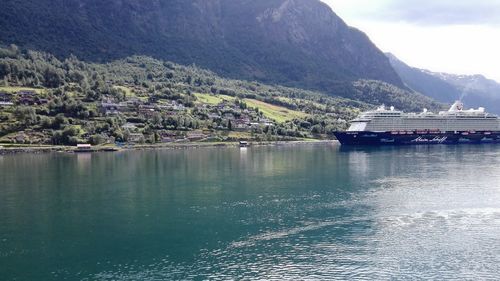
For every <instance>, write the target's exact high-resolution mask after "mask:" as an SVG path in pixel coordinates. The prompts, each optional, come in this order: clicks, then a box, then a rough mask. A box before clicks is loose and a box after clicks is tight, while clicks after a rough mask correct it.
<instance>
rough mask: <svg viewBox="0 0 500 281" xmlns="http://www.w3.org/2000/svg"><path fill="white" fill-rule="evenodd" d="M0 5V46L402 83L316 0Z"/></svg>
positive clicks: (65, 0) (268, 75)
mask: <svg viewBox="0 0 500 281" xmlns="http://www.w3.org/2000/svg"><path fill="white" fill-rule="evenodd" d="M1 2H2V9H0V26H1V27H2V28H1V29H0V43H3V44H11V43H15V44H17V45H19V46H21V47H23V48H29V49H34V50H41V51H47V52H50V53H53V54H55V55H56V56H57V57H59V58H66V57H68V56H69V55H70V54H74V55H76V56H77V57H79V58H81V59H84V60H87V61H95V62H108V61H112V60H115V59H120V58H124V57H127V56H130V55H147V56H152V57H155V58H158V59H163V60H169V61H173V62H176V63H179V64H183V65H191V64H196V65H197V66H200V67H202V68H206V69H210V70H212V71H214V72H216V73H217V74H219V75H222V76H224V77H229V78H237V79H244V80H257V81H261V82H265V83H271V84H281V85H287V86H293V87H300V88H308V89H315V90H321V91H323V92H327V93H330V94H336V95H337V91H338V90H339V89H342V88H343V87H344V85H345V82H346V81H347V82H351V83H352V82H354V81H357V80H360V79H366V80H378V81H383V82H385V83H390V84H393V85H395V86H398V87H400V88H404V87H405V86H404V84H403V82H402V81H401V79H400V78H399V76H398V74H397V73H396V72H395V71H394V70H393V68H392V67H391V64H390V63H389V61H388V59H387V58H386V57H385V55H384V54H383V53H382V52H381V51H380V50H379V49H378V48H377V47H376V46H375V45H374V44H373V43H372V42H371V41H370V40H369V38H368V37H367V36H366V35H365V34H364V33H362V32H361V31H359V30H357V29H355V28H352V27H349V26H347V25H346V23H345V22H344V21H342V19H341V18H339V17H338V16H337V15H336V14H335V13H334V12H333V11H332V10H331V9H330V8H329V7H328V6H327V5H326V4H324V3H322V2H321V1H319V0H164V1H161V0H106V1H100V0H2V1H1ZM350 91H353V90H352V89H351V90H350Z"/></svg>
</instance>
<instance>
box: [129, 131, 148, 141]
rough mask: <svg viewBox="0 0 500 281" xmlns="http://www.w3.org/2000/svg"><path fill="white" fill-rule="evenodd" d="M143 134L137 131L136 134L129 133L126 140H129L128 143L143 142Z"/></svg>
mask: <svg viewBox="0 0 500 281" xmlns="http://www.w3.org/2000/svg"><path fill="white" fill-rule="evenodd" d="M144 140H145V139H144V135H143V134H141V133H138V134H130V135H129V136H128V138H127V141H128V142H130V143H138V142H139V143H140V142H144Z"/></svg>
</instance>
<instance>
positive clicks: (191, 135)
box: [186, 131, 207, 141]
mask: <svg viewBox="0 0 500 281" xmlns="http://www.w3.org/2000/svg"><path fill="white" fill-rule="evenodd" d="M186 138H187V139H188V140H189V141H199V140H203V139H206V138H207V135H205V134H204V133H203V132H199V131H194V132H188V133H187V135H186Z"/></svg>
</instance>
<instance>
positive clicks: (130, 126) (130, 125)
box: [122, 122, 137, 131]
mask: <svg viewBox="0 0 500 281" xmlns="http://www.w3.org/2000/svg"><path fill="white" fill-rule="evenodd" d="M122 129H124V130H129V131H135V130H136V129H137V126H136V125H135V124H134V123H130V122H127V123H125V125H123V126H122Z"/></svg>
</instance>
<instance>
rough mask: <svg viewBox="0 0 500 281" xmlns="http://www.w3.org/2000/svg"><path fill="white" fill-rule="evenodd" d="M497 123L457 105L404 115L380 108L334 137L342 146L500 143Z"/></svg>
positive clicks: (482, 113)
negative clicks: (439, 110) (444, 109)
mask: <svg viewBox="0 0 500 281" xmlns="http://www.w3.org/2000/svg"><path fill="white" fill-rule="evenodd" d="M499 134H500V119H499V118H498V116H497V115H494V114H490V113H487V112H486V111H485V109H484V108H478V109H469V110H464V108H463V104H462V102H460V101H457V102H455V103H454V104H453V105H452V106H451V107H450V109H449V110H448V111H441V112H439V113H432V112H429V111H428V110H426V109H424V110H423V111H422V112H421V113H404V112H402V111H398V110H395V109H394V107H391V108H386V107H385V106H381V107H379V108H377V109H376V110H372V111H367V112H363V113H361V114H360V115H359V116H358V117H357V118H356V119H354V120H353V121H352V123H351V126H350V127H349V129H348V130H347V132H337V133H335V136H336V137H337V139H338V140H339V141H340V142H341V143H342V144H347V145H349V144H419V143H470V142H474V143H478V142H479V143H481V142H499V141H500V138H499V137H498V135H499Z"/></svg>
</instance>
